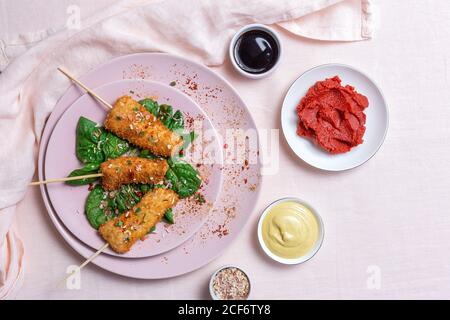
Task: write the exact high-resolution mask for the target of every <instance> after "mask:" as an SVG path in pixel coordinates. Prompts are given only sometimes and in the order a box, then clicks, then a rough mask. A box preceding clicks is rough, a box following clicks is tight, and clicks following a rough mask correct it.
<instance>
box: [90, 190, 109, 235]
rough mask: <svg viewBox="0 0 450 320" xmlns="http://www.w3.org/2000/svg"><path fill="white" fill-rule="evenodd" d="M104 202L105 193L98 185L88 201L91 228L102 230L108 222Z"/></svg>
mask: <svg viewBox="0 0 450 320" xmlns="http://www.w3.org/2000/svg"><path fill="white" fill-rule="evenodd" d="M104 200H105V191H104V190H103V188H102V186H100V185H96V186H95V187H94V189H92V191H91V192H90V193H89V195H88V197H87V199H86V205H85V209H86V217H87V219H88V221H89V223H90V224H91V226H92V227H93V228H95V229H98V228H100V226H101V225H102V224H104V223H105V222H106V221H107V220H108V217H107V215H106V214H105V208H104V204H105V201H104Z"/></svg>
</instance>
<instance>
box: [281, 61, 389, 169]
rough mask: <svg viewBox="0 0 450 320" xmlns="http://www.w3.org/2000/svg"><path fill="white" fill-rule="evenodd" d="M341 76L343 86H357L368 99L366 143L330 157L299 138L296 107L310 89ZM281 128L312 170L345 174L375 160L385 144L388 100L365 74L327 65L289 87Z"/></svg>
mask: <svg viewBox="0 0 450 320" xmlns="http://www.w3.org/2000/svg"><path fill="white" fill-rule="evenodd" d="M334 76H339V77H340V78H341V80H342V85H344V86H345V85H347V84H349V85H351V86H354V87H355V89H356V91H358V92H359V93H361V94H363V95H365V96H366V97H367V98H368V99H369V107H368V108H367V109H366V110H365V111H364V112H365V114H366V116H367V121H366V132H365V134H364V137H363V139H364V141H363V143H362V144H360V145H359V146H356V147H354V148H353V149H352V150H350V151H349V152H347V153H343V154H330V153H328V152H327V151H325V150H323V149H322V148H320V147H319V146H316V145H315V144H314V143H313V142H312V141H311V140H309V139H307V138H304V137H300V136H299V135H297V123H298V116H297V112H296V107H297V105H298V104H299V102H300V100H301V99H302V98H303V97H304V96H305V95H306V92H307V91H308V89H309V88H310V87H311V86H313V85H314V84H315V83H316V82H317V81H321V80H325V79H326V78H332V77H334ZM281 126H282V129H283V133H284V136H285V138H286V140H287V143H288V144H289V146H290V147H291V149H292V150H293V151H294V152H295V154H296V155H297V156H298V157H299V158H300V159H302V160H303V161H305V162H306V163H308V164H310V165H311V166H313V167H316V168H318V169H322V170H328V171H342V170H348V169H352V168H355V167H357V166H360V165H362V164H363V163H365V162H366V161H367V160H369V159H370V158H372V157H373V156H374V155H375V153H376V152H377V151H378V149H379V148H380V147H381V145H382V144H383V141H384V138H385V136H386V133H387V130H388V126H389V112H388V107H387V104H386V101H385V99H384V97H383V94H382V92H381V90H380V89H379V88H378V86H377V85H376V84H375V83H374V82H373V81H372V80H371V79H370V78H369V77H368V76H367V75H365V74H364V73H362V72H361V71H358V70H356V69H354V68H353V67H350V66H347V65H343V64H326V65H322V66H318V67H315V68H313V69H311V70H308V71H306V72H305V73H304V74H302V75H301V76H300V77H299V78H297V80H295V81H294V83H293V84H292V85H291V87H290V88H289V90H288V92H287V94H286V97H285V98H284V101H283V106H282V108H281Z"/></svg>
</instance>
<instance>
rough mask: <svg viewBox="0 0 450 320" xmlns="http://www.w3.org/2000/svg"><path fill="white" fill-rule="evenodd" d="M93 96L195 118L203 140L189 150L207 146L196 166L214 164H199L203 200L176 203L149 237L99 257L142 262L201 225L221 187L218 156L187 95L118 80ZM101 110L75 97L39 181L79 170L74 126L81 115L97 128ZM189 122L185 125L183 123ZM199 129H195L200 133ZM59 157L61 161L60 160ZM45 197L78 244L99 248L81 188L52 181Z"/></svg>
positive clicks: (50, 146) (215, 139) (87, 99)
mask: <svg viewBox="0 0 450 320" xmlns="http://www.w3.org/2000/svg"><path fill="white" fill-rule="evenodd" d="M95 92H96V93H97V94H99V95H100V96H101V97H102V98H103V99H105V100H106V101H108V102H109V103H110V104H114V102H115V101H116V100H117V99H118V98H119V97H121V96H123V95H130V96H132V97H133V98H135V99H136V100H140V99H142V98H144V97H153V98H155V99H156V100H157V101H158V102H159V103H160V104H163V103H166V104H170V105H172V106H173V108H174V110H181V111H182V112H183V114H184V115H185V118H186V119H196V121H197V122H196V127H198V128H199V130H201V132H198V133H197V134H198V135H199V137H200V138H201V139H202V140H203V141H200V139H197V140H195V141H194V147H193V149H194V150H197V149H199V148H201V147H202V145H203V144H205V145H206V144H207V145H208V148H201V149H202V150H203V149H204V150H206V151H207V152H208V154H202V157H199V159H195V160H197V161H196V162H197V163H192V162H191V164H192V165H194V167H196V166H197V164H201V163H204V162H206V160H210V159H211V157H212V156H213V155H218V156H217V158H216V157H215V158H214V160H215V161H209V162H212V164H211V165H204V166H200V168H201V169H202V171H203V174H202V176H204V177H205V178H207V179H205V180H204V183H203V185H202V189H201V190H200V191H201V194H202V195H203V196H204V198H205V200H206V202H205V203H204V204H200V203H199V202H198V201H195V199H187V200H183V201H180V202H179V203H178V205H177V207H176V208H175V209H174V216H175V220H176V223H175V224H173V225H169V224H165V223H160V224H158V225H157V227H156V231H155V233H152V234H150V235H149V236H148V237H147V239H146V240H145V241H138V242H137V243H136V244H135V245H134V246H133V247H132V249H131V250H130V251H129V252H128V253H126V254H122V255H119V254H117V253H115V252H114V251H112V250H111V249H107V250H105V253H108V254H112V255H118V256H121V257H126V258H142V257H149V256H153V255H157V254H160V253H163V252H166V251H169V250H171V249H173V248H174V247H176V246H178V245H180V244H181V243H183V242H184V241H186V240H187V239H188V238H189V237H190V236H192V235H193V234H194V233H195V232H196V231H197V230H198V229H199V228H200V227H201V226H202V225H203V223H204V222H205V219H206V218H207V217H208V213H209V211H210V208H211V205H208V204H212V203H214V202H215V201H216V199H217V196H218V194H219V192H220V189H221V182H222V171H221V168H222V165H223V160H222V152H220V147H219V141H218V137H217V134H214V133H215V130H214V129H213V127H212V124H211V122H210V121H209V119H208V118H207V116H206V115H205V114H204V113H203V112H202V110H201V109H200V108H199V107H198V106H197V104H196V103H195V102H194V101H193V100H192V99H190V98H189V97H188V96H187V95H185V94H183V93H181V92H180V91H178V90H175V89H173V88H172V87H169V86H167V85H164V84H161V83H158V82H155V81H148V80H119V81H115V82H112V83H108V84H106V85H103V86H100V87H98V88H95ZM106 114H107V110H106V109H105V107H103V106H102V105H101V104H99V103H98V102H97V101H96V100H95V99H93V98H92V97H91V96H90V95H88V94H85V95H83V96H81V97H80V98H79V99H77V100H76V101H75V102H74V103H73V104H72V105H71V106H70V108H68V109H67V110H66V111H65V112H64V114H63V115H62V116H61V118H60V119H59V120H58V122H57V123H56V125H55V127H54V129H53V132H52V134H51V137H50V140H49V142H48V145H47V151H46V154H45V159H44V169H45V171H44V172H45V178H46V179H51V178H56V177H65V176H67V175H68V173H69V172H71V171H72V170H74V169H76V168H80V167H82V163H80V162H79V161H78V159H77V158H76V155H75V142H76V136H75V132H76V126H77V122H78V119H79V118H80V117H81V116H83V117H86V118H88V119H90V120H93V121H95V122H97V123H99V124H103V122H104V120H105V117H106ZM187 122H189V121H187ZM200 128H201V129H200ZM205 132H212V133H213V134H212V137H208V143H206V141H205V139H206V134H204V133H205ZM191 149H192V147H191V148H189V149H188V150H191ZM61 155H64V161H61ZM185 158H193V156H192V154H191V153H189V152H188V153H187V154H186V157H185ZM47 193H48V197H49V200H50V202H51V204H52V207H53V209H54V210H55V212H56V213H57V214H58V217H59V218H60V219H61V221H62V222H63V223H64V225H65V226H66V227H67V228H68V229H69V230H70V231H71V232H72V233H73V234H74V235H75V236H76V237H77V238H78V239H80V240H81V241H83V242H84V243H85V244H87V245H89V246H90V247H91V248H93V249H96V248H100V247H101V246H102V245H103V244H104V241H103V239H102V238H101V237H100V236H99V235H98V233H97V230H95V229H94V228H92V227H91V226H90V224H89V222H88V220H87V219H86V217H85V215H84V214H83V213H84V207H85V202H86V198H87V196H88V194H89V191H88V187H87V186H69V185H67V184H64V183H53V184H49V185H47Z"/></svg>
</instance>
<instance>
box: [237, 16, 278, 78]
mask: <svg viewBox="0 0 450 320" xmlns="http://www.w3.org/2000/svg"><path fill="white" fill-rule="evenodd" d="M251 30H262V31H265V32H267V33H269V34H270V35H271V36H272V37H273V39H274V40H275V42H276V43H277V45H278V58H277V61H276V62H275V64H274V65H273V67H272V68H270V69H269V70H267V71H266V72H263V73H257V74H255V73H250V72H246V71H244V70H242V69H241V67H239V65H238V64H237V62H236V59H235V57H234V47H235V45H236V42H237V40H238V39H239V37H240V36H241V35H242V34H244V33H245V32H247V31H251ZM282 53H283V48H282V46H281V40H280V37H279V36H278V33H277V32H276V31H275V30H273V29H272V28H269V27H267V26H265V25H263V24H259V23H254V24H249V25H246V26H244V27H243V28H242V29H240V30H239V31H238V32H236V34H235V35H234V37H233V39H231V42H230V48H229V55H230V60H231V63H232V65H233V67H234V69H236V71H237V72H239V73H240V74H242V75H243V76H245V77H247V78H250V79H261V78H264V77H267V76H268V75H269V74H271V73H272V72H274V71H275V69H276V68H277V67H278V65H279V63H280V60H281V56H282Z"/></svg>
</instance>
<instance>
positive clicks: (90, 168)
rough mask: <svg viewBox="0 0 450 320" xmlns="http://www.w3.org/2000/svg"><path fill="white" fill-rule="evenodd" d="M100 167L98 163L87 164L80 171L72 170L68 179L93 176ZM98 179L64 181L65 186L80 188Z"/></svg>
mask: <svg viewBox="0 0 450 320" xmlns="http://www.w3.org/2000/svg"><path fill="white" fill-rule="evenodd" d="M99 167H100V164H98V163H88V164H86V165H85V166H84V167H83V168H81V169H76V170H73V171H72V172H71V173H70V174H69V177H78V176H84V175H86V174H93V173H97V172H98V168H99ZM97 179H98V178H88V179H80V180H72V181H66V183H67V184H69V185H72V186H82V185H85V184H90V183H93V182H95V181H96V180H97Z"/></svg>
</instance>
